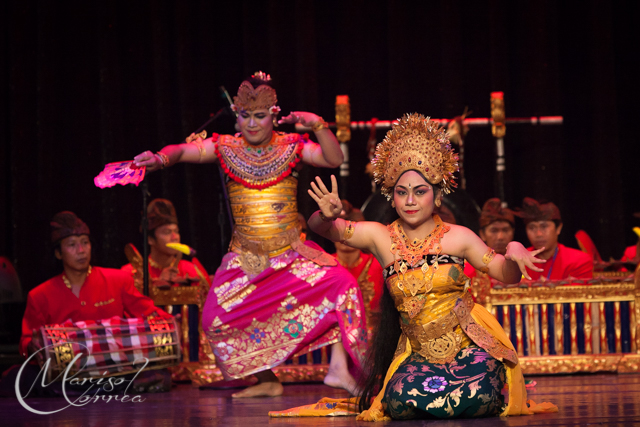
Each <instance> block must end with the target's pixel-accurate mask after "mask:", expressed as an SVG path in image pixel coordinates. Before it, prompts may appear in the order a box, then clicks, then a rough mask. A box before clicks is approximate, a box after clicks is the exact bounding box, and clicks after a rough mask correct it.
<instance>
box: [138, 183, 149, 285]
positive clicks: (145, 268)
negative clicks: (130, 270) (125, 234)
mask: <svg viewBox="0 0 640 427" xmlns="http://www.w3.org/2000/svg"><path fill="white" fill-rule="evenodd" d="M140 188H141V189H142V293H143V294H144V295H145V296H149V230H148V229H149V217H148V216H147V203H148V202H147V200H148V198H149V196H150V194H149V185H148V184H147V180H146V179H145V180H143V181H142V183H141V185H140Z"/></svg>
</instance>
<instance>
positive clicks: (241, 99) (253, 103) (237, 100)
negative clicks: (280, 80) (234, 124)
mask: <svg viewBox="0 0 640 427" xmlns="http://www.w3.org/2000/svg"><path fill="white" fill-rule="evenodd" d="M251 77H253V78H257V79H260V80H262V81H265V82H268V81H271V76H270V75H269V74H265V73H263V72H262V71H256V73H255V74H253V75H252V76H251ZM277 103H278V97H277V96H276V91H275V89H274V88H272V87H271V86H268V85H264V84H261V85H259V86H258V87H256V88H254V87H253V85H252V84H251V83H249V81H247V80H245V81H243V82H242V83H241V84H240V87H239V88H238V95H237V96H234V97H233V105H232V106H231V109H232V110H233V111H235V112H236V113H238V112H240V111H242V110H244V111H253V110H260V109H263V108H265V109H268V110H269V112H270V113H271V114H276V115H277V114H278V113H279V112H280V107H278V106H277V105H276V104H277Z"/></svg>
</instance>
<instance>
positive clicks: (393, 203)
mask: <svg viewBox="0 0 640 427" xmlns="http://www.w3.org/2000/svg"><path fill="white" fill-rule="evenodd" d="M391 207H392V208H395V207H396V202H394V201H393V200H392V201H391Z"/></svg>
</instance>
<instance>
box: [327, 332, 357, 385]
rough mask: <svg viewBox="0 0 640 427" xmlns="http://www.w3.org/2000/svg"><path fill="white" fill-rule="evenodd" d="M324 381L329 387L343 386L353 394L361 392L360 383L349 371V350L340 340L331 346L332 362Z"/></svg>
mask: <svg viewBox="0 0 640 427" xmlns="http://www.w3.org/2000/svg"><path fill="white" fill-rule="evenodd" d="M324 383H325V384H326V385H328V386H329V387H336V388H343V389H345V390H347V391H348V392H349V393H351V395H352V396H358V395H359V394H360V391H359V389H358V383H357V382H356V380H355V379H354V378H353V377H352V376H351V374H350V373H349V367H348V362H347V351H346V350H345V349H344V347H343V346H342V343H340V342H338V343H335V344H333V345H332V346H331V362H329V372H327V376H326V377H324Z"/></svg>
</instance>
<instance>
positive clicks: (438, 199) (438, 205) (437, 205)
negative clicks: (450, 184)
mask: <svg viewBox="0 0 640 427" xmlns="http://www.w3.org/2000/svg"><path fill="white" fill-rule="evenodd" d="M435 203H436V207H437V208H439V207H440V205H441V204H442V201H441V200H440V198H439V197H438V198H437V199H436V202H435Z"/></svg>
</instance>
